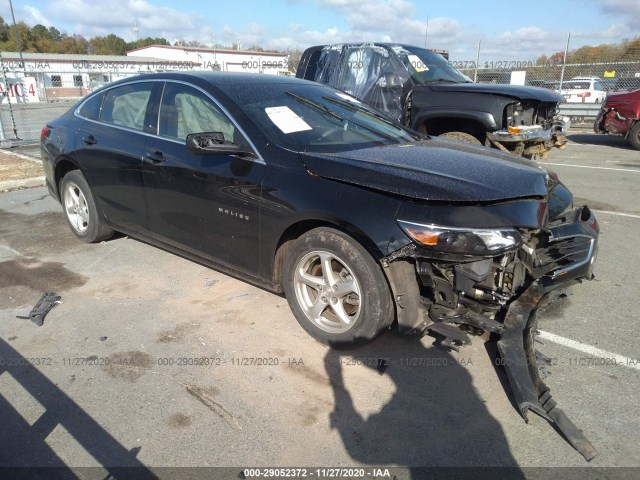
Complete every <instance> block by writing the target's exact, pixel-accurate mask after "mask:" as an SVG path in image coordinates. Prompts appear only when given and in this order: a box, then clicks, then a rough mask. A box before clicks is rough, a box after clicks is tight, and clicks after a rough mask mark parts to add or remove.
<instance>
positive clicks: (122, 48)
mask: <svg viewBox="0 0 640 480" xmlns="http://www.w3.org/2000/svg"><path fill="white" fill-rule="evenodd" d="M16 29H17V32H18V38H19V40H20V48H21V49H22V51H23V52H31V53H77V54H91V55H126V54H127V51H130V50H134V49H136V48H142V47H147V46H149V45H171V43H170V42H169V41H168V40H167V39H166V38H163V37H155V38H153V37H146V38H141V39H138V40H135V41H133V42H127V41H125V40H124V39H123V38H121V37H119V36H118V35H115V34H113V33H111V34H109V35H104V36H100V35H99V36H95V37H91V38H86V37H84V36H82V35H68V34H66V33H64V32H61V31H60V30H58V29H57V28H55V27H48V28H47V27H45V26H44V25H41V24H38V25H34V26H33V27H29V25H27V24H26V23H25V22H19V23H17V24H16ZM173 45H174V46H178V47H201V48H207V46H206V45H205V44H203V43H201V42H199V41H197V40H177V41H175V42H174V43H173ZM209 48H210V47H209ZM215 48H220V49H229V50H237V49H239V48H240V45H238V44H232V45H216V46H215ZM0 50H2V51H7V52H17V51H18V43H17V42H16V35H15V32H14V30H13V25H11V24H8V23H6V22H5V20H4V18H2V17H0ZM249 50H254V51H258V52H265V51H272V50H265V49H263V48H262V47H260V46H259V45H252V46H251V47H249Z"/></svg>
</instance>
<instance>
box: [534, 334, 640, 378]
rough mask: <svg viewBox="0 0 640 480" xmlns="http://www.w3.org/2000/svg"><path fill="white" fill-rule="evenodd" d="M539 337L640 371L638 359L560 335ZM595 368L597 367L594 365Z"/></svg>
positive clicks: (541, 335) (542, 335)
mask: <svg viewBox="0 0 640 480" xmlns="http://www.w3.org/2000/svg"><path fill="white" fill-rule="evenodd" d="M539 337H540V338H541V339H543V340H548V341H550V342H553V343H557V344H558V345H562V346H565V347H569V348H572V349H574V350H578V351H579V352H582V353H586V354H587V355H590V356H592V357H596V358H610V359H615V362H616V363H615V365H618V366H621V367H628V368H633V369H634V370H638V371H640V364H639V363H638V361H637V360H636V359H633V358H629V357H625V356H623V355H618V354H617V353H611V352H607V351H606V350H602V349H601V348H598V347H593V346H591V345H588V344H586V343H582V342H578V341H576V340H571V339H570V338H565V337H561V336H560V335H556V334H554V333H549V332H543V331H541V332H540V335H539ZM593 366H597V365H596V364H594V365H593Z"/></svg>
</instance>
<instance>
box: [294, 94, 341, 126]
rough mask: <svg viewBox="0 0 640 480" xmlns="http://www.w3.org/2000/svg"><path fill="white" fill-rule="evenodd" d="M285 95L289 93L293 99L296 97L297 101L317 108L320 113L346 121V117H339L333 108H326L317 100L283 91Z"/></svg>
mask: <svg viewBox="0 0 640 480" xmlns="http://www.w3.org/2000/svg"><path fill="white" fill-rule="evenodd" d="M285 93H286V94H287V95H289V96H290V97H293V98H294V99H296V100H297V101H298V102H300V103H303V104H305V105H307V106H309V107H311V108H313V109H315V110H318V111H319V112H321V113H326V114H327V115H330V116H332V117H333V118H337V119H338V120H340V121H341V122H344V121H346V118H344V117H341V116H340V115H338V114H337V113H336V112H334V111H333V110H331V109H330V108H328V107H327V106H326V105H322V104H321V103H318V102H314V101H313V100H311V99H309V98H306V97H301V96H300V95H296V94H295V93H291V92H285Z"/></svg>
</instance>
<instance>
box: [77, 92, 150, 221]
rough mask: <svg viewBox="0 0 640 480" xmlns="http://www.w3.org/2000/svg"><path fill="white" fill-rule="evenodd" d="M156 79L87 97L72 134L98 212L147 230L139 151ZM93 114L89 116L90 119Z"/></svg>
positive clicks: (144, 136)
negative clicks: (78, 124)
mask: <svg viewBox="0 0 640 480" xmlns="http://www.w3.org/2000/svg"><path fill="white" fill-rule="evenodd" d="M161 85H162V84H161V83H158V82H134V83H130V84H125V85H119V86H116V87H114V88H111V89H109V90H107V91H106V92H104V93H103V94H100V95H98V96H94V97H90V98H89V99H88V100H87V102H86V103H85V104H83V106H81V108H80V109H79V111H78V115H79V116H80V117H82V118H85V119H86V120H87V121H85V122H83V124H82V126H81V127H80V128H79V129H78V132H77V135H76V150H75V157H76V159H77V160H78V162H79V164H80V166H81V168H82V170H83V172H84V174H85V176H86V178H87V181H88V182H89V185H90V187H91V190H92V192H93V194H94V196H95V197H96V199H97V202H98V204H99V208H100V210H101V211H102V213H103V215H104V216H105V217H106V218H107V220H108V221H109V222H111V223H112V224H114V225H116V226H119V227H122V228H123V229H124V230H132V231H135V232H141V233H146V232H147V207H146V200H145V192H144V183H143V179H142V156H143V154H144V147H145V143H146V140H147V135H148V134H147V133H145V130H146V129H148V127H149V126H148V125H147V124H146V122H148V121H149V118H150V117H149V114H148V108H147V107H148V106H149V100H150V98H151V96H152V92H153V90H154V87H155V86H161ZM92 117H93V118H92Z"/></svg>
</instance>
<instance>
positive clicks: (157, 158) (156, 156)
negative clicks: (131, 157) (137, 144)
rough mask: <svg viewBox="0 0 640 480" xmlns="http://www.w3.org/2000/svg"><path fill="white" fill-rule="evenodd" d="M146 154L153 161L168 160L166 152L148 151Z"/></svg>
mask: <svg viewBox="0 0 640 480" xmlns="http://www.w3.org/2000/svg"><path fill="white" fill-rule="evenodd" d="M144 156H145V158H146V159H147V160H149V161H150V162H151V163H162V162H166V161H167V159H166V158H165V156H164V154H163V153H162V152H160V151H155V152H147V153H145V154H144Z"/></svg>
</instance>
